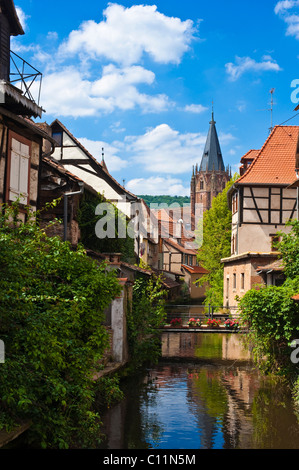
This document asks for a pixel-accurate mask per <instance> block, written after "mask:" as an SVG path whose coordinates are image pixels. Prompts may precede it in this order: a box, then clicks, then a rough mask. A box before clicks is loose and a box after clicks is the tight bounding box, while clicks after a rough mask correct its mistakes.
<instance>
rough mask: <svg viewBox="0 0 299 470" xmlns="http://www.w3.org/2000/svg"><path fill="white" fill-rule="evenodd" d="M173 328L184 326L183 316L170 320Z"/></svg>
mask: <svg viewBox="0 0 299 470" xmlns="http://www.w3.org/2000/svg"><path fill="white" fill-rule="evenodd" d="M170 326H171V328H182V326H183V322H182V319H181V318H173V319H172V320H171V322H170Z"/></svg>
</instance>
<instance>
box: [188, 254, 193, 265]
mask: <svg viewBox="0 0 299 470" xmlns="http://www.w3.org/2000/svg"><path fill="white" fill-rule="evenodd" d="M189 266H193V256H189Z"/></svg>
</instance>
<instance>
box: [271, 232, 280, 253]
mask: <svg viewBox="0 0 299 470" xmlns="http://www.w3.org/2000/svg"><path fill="white" fill-rule="evenodd" d="M270 237H271V251H277V250H278V248H277V246H276V245H277V243H278V242H279V241H280V237H279V236H278V235H276V234H275V235H270Z"/></svg>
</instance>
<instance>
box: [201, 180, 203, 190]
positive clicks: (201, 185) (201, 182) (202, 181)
mask: <svg viewBox="0 0 299 470" xmlns="http://www.w3.org/2000/svg"><path fill="white" fill-rule="evenodd" d="M200 189H203V180H200Z"/></svg>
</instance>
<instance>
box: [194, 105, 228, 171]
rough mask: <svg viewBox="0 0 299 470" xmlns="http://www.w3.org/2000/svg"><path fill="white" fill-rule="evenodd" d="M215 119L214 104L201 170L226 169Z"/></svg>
mask: <svg viewBox="0 0 299 470" xmlns="http://www.w3.org/2000/svg"><path fill="white" fill-rule="evenodd" d="M215 124H216V122H215V121H214V106H212V120H211V121H210V129H209V133H208V136H207V141H206V145H205V149H204V152H203V156H202V160H201V164H200V171H213V170H214V171H225V167H224V163H223V158H222V153H221V148H220V144H219V140H218V135H217V131H216V126H215Z"/></svg>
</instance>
